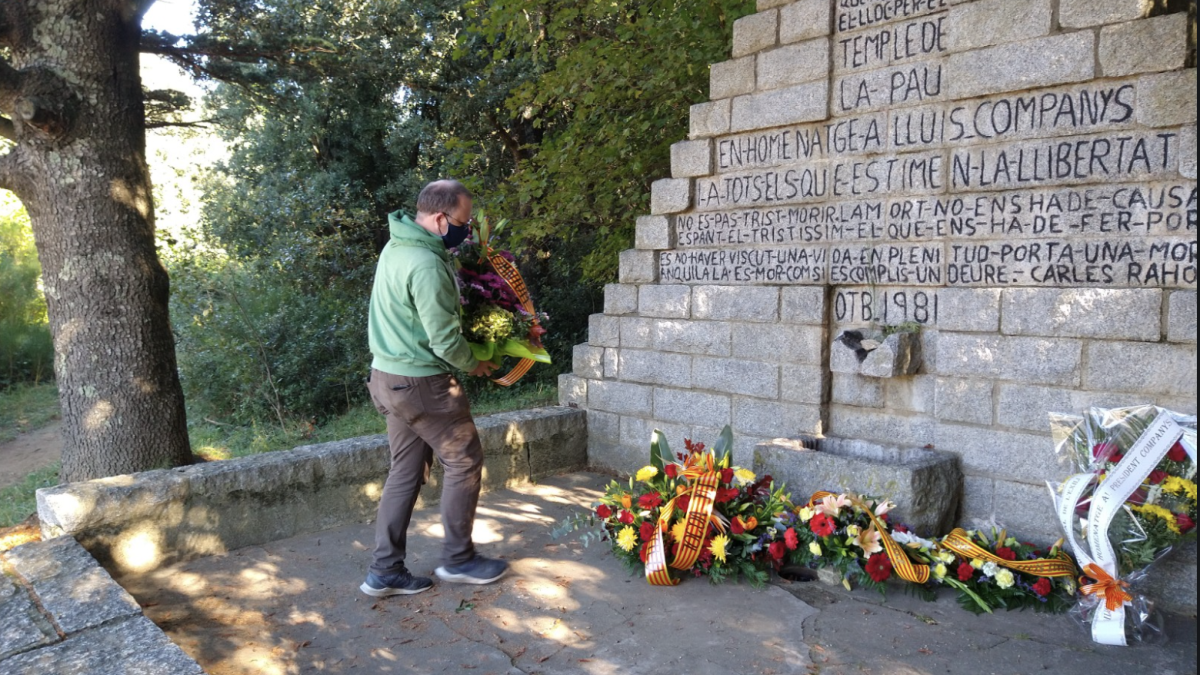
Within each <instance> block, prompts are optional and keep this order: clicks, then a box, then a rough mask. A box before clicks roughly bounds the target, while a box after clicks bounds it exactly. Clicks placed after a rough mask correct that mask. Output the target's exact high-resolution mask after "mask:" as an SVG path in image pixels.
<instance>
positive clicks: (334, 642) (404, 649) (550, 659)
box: [120, 473, 1196, 675]
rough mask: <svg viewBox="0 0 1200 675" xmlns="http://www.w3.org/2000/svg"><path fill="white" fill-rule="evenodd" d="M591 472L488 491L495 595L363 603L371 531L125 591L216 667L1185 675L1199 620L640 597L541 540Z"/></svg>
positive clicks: (673, 591) (696, 583) (612, 566)
mask: <svg viewBox="0 0 1200 675" xmlns="http://www.w3.org/2000/svg"><path fill="white" fill-rule="evenodd" d="M606 481H607V479H606V478H604V477H601V476H597V475H595V474H586V473H580V474H572V475H568V476H561V477H556V478H553V479H550V480H547V481H545V482H544V483H543V484H541V485H537V486H530V487H527V488H522V489H520V490H515V491H503V492H495V493H490V494H486V495H484V497H483V499H482V501H481V504H480V510H479V519H478V522H477V523H476V532H475V538H476V542H477V543H478V544H479V548H480V550H481V551H482V552H483V553H485V554H488V555H494V556H499V557H502V558H505V559H506V560H509V561H511V562H512V565H513V573H512V574H511V575H510V576H509V577H507V578H505V579H503V580H502V581H500V582H498V583H496V584H494V585H491V586H483V587H477V586H461V585H453V584H443V583H439V584H438V585H437V586H436V587H435V588H434V589H433V590H431V591H429V592H427V593H423V594H421V595H416V596H408V597H396V598H388V599H384V600H376V599H373V598H369V597H367V596H365V595H363V594H361V593H360V592H359V591H358V590H357V589H358V585H359V584H360V583H361V582H362V580H363V576H364V574H365V571H366V567H367V565H368V564H369V562H370V548H371V545H372V541H373V528H372V527H371V525H370V524H368V523H363V524H355V525H349V526H345V527H342V528H339V529H335V530H330V531H327V532H323V533H321V534H318V535H308V536H303V537H297V538H294V539H288V540H284V541H279V542H275V543H272V544H268V545H266V546H256V547H251V548H246V549H241V550H238V551H234V552H232V553H230V554H228V555H224V556H218V557H212V558H206V559H202V560H196V561H192V562H189V563H184V564H180V565H176V566H174V567H171V568H166V569H163V570H159V571H157V572H155V573H152V574H149V575H146V576H143V577H138V578H125V579H121V580H120V582H121V583H122V585H124V586H125V587H126V588H127V589H128V590H129V591H130V592H131V593H132V594H133V595H134V597H135V598H137V600H138V601H139V603H140V604H141V605H142V606H143V607H144V608H145V612H146V614H147V616H149V617H150V618H151V619H152V620H153V621H154V622H155V623H157V624H158V625H159V626H160V627H162V628H163V630H164V631H166V633H167V634H168V635H169V636H170V637H171V639H172V640H173V641H175V642H176V644H178V645H179V646H181V647H182V648H183V650H184V651H185V652H186V653H187V654H189V655H190V656H192V657H193V658H195V659H196V660H197V661H198V662H199V663H200V664H201V666H202V667H203V668H204V670H205V672H207V673H209V674H210V675H226V674H233V673H255V674H262V675H293V674H308V673H463V672H470V673H481V674H482V673H494V674H498V675H516V674H520V673H530V674H532V673H567V674H574V673H580V674H583V673H586V674H589V675H598V674H605V673H680V674H681V675H682V674H683V673H689V674H692V673H695V674H707V673H713V674H714V675H716V674H720V675H729V674H740V673H747V674H749V673H762V674H764V675H768V674H783V673H814V674H815V673H821V674H834V673H838V674H841V673H845V674H847V675H849V674H851V673H855V674H860V673H868V674H870V673H878V674H880V675H882V674H893V673H898V674H902V675H906V674H911V675H918V674H920V675H933V674H935V673H938V674H941V673H952V674H957V673H962V674H963V675H967V674H970V675H984V674H987V673H1036V672H1041V671H1045V670H1055V671H1057V672H1059V673H1067V674H1071V673H1078V674H1080V675H1097V674H1099V673H1130V672H1154V673H1163V674H1164V675H1182V674H1184V673H1195V672H1196V637H1195V633H1196V625H1195V621H1194V620H1193V619H1188V618H1180V617H1172V618H1171V619H1170V621H1169V623H1168V626H1169V630H1170V633H1171V637H1172V639H1171V640H1170V641H1169V642H1168V643H1167V644H1166V645H1163V646H1157V647H1152V648H1150V647H1141V646H1139V647H1132V648H1126V649H1120V648H1113V647H1102V646H1099V645H1094V644H1092V643H1091V642H1090V641H1089V639H1088V637H1087V635H1086V634H1085V633H1084V632H1083V630H1082V629H1081V628H1079V627H1078V626H1076V625H1075V624H1074V623H1072V622H1071V620H1070V619H1069V618H1067V617H1065V616H1045V615H1039V614H1033V613H1028V612H1012V613H1001V614H997V615H991V616H982V617H977V616H975V615H973V614H970V613H968V612H966V611H964V610H962V609H960V608H959V607H958V606H957V603H955V601H954V599H953V597H952V596H949V595H947V596H945V597H943V598H942V599H941V600H940V601H938V602H935V603H927V602H924V601H921V600H918V599H916V598H912V597H909V596H905V595H904V594H902V593H901V592H899V589H896V590H895V591H894V592H892V593H891V594H890V595H889V596H888V598H887V599H886V601H885V600H884V599H883V598H882V597H881V596H880V595H879V594H877V593H867V592H864V591H855V592H847V591H845V590H843V589H841V588H840V587H829V586H824V585H821V584H819V583H817V582H810V583H788V582H786V581H784V580H781V579H777V580H776V583H774V584H772V585H769V586H767V587H766V588H764V589H752V588H750V587H748V586H746V585H733V584H726V585H722V586H713V585H710V584H708V583H707V582H705V581H703V580H698V579H691V580H686V581H684V583H683V584H681V585H680V586H677V587H675V588H653V587H650V586H648V585H647V584H646V582H645V581H644V579H643V578H641V577H640V576H630V575H629V573H628V572H627V571H626V570H625V568H624V567H622V566H621V565H620V563H618V562H617V561H616V560H615V559H614V558H613V557H612V555H611V554H609V553H608V552H607V551H606V549H605V548H604V547H603V546H602V545H601V546H599V547H598V546H597V545H593V546H592V547H591V548H589V549H585V548H583V546H582V545H581V544H580V543H579V542H578V540H577V539H574V538H570V539H563V540H553V539H551V538H550V536H549V532H550V529H551V527H552V526H553V525H555V524H556V523H558V522H559V521H561V520H562V518H564V517H565V516H566V515H568V514H569V513H571V512H572V511H575V510H577V509H580V508H586V505H587V504H589V503H591V502H592V501H594V500H595V499H596V498H597V497H598V496H599V495H600V491H601V489H602V488H603V485H604V484H605V482H606ZM440 536H441V526H440V524H439V519H438V514H437V511H436V509H424V510H421V511H419V512H418V513H417V514H416V517H415V519H414V522H413V528H412V536H411V537H410V546H409V548H410V555H409V566H410V568H411V569H412V570H413V571H415V572H417V573H419V574H429V575H432V572H433V569H434V568H435V567H437V565H438V564H439V563H438V552H439V550H440Z"/></svg>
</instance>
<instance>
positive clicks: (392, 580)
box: [358, 570, 433, 598]
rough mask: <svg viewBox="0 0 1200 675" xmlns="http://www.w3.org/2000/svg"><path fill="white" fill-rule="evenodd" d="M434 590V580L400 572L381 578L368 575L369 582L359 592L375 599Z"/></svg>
mask: <svg viewBox="0 0 1200 675" xmlns="http://www.w3.org/2000/svg"><path fill="white" fill-rule="evenodd" d="M431 588H433V579H430V578H429V577H418V576H413V574H412V573H411V572H409V571H408V570H400V571H399V572H397V573H396V574H389V575H387V576H380V575H378V574H375V573H374V572H368V573H367V580H366V581H364V582H363V584H362V586H359V587H358V590H360V591H362V592H363V593H366V594H367V595H369V596H371V597H374V598H386V597H389V596H392V595H415V594H417V593H423V592H425V591H427V590H429V589H431Z"/></svg>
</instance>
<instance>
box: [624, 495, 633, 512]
mask: <svg viewBox="0 0 1200 675" xmlns="http://www.w3.org/2000/svg"><path fill="white" fill-rule="evenodd" d="M621 506H624V507H625V508H626V509H628V508H630V507H632V506H633V496H632V495H621Z"/></svg>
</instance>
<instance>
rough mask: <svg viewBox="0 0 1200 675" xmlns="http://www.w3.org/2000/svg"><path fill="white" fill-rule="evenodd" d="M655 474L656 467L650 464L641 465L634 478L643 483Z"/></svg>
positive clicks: (656, 471) (656, 472)
mask: <svg viewBox="0 0 1200 675" xmlns="http://www.w3.org/2000/svg"><path fill="white" fill-rule="evenodd" d="M657 475H658V469H656V468H654V467H652V466H643V467H642V468H640V469H638V472H637V476H636V478H637V480H638V482H640V483H645V482H646V481H648V480H650V479H651V478H654V477H655V476H657Z"/></svg>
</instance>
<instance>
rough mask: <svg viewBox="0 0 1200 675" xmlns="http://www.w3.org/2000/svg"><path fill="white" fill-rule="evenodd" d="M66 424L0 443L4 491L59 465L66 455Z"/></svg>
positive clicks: (0, 464) (1, 480)
mask: <svg viewBox="0 0 1200 675" xmlns="http://www.w3.org/2000/svg"><path fill="white" fill-rule="evenodd" d="M61 428H62V422H54V423H52V424H49V425H47V426H44V427H42V428H41V429H36V430H34V431H30V432H29V433H25V434H21V435H20V436H17V437H16V438H14V439H13V440H11V441H8V442H6V443H0V488H4V487H8V486H10V485H15V484H17V483H20V482H21V480H22V479H24V478H25V476H27V475H29V473H30V472H32V471H37V470H38V469H41V468H43V467H47V466H49V465H51V464H53V463H55V462H57V461H58V458H59V457H60V456H61V455H62V445H63V442H62V434H61V433H60V429H61Z"/></svg>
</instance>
